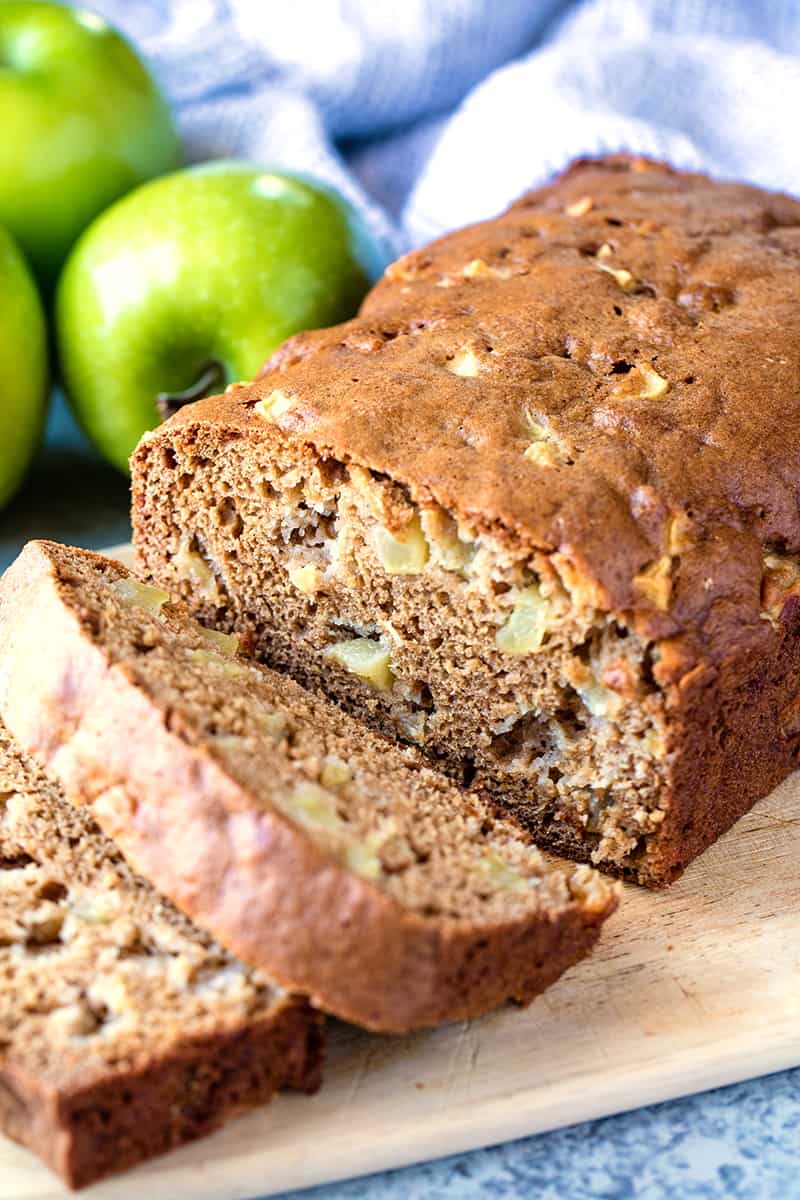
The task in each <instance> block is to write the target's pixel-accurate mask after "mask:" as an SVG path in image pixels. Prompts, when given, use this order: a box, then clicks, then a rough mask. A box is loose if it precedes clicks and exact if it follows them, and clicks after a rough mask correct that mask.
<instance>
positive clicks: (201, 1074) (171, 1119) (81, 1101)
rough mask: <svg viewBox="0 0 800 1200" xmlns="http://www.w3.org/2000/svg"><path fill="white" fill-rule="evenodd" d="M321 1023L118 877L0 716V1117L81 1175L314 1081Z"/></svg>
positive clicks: (176, 1141) (72, 1178) (122, 871)
mask: <svg viewBox="0 0 800 1200" xmlns="http://www.w3.org/2000/svg"><path fill="white" fill-rule="evenodd" d="M321 1021H322V1017H321V1016H320V1014H318V1013H315V1012H314V1011H313V1010H312V1009H311V1008H309V1006H308V1005H307V1004H306V1003H305V1002H304V1001H302V1000H299V999H296V998H293V997H290V996H289V995H287V994H286V993H283V992H282V991H281V990H280V989H278V988H275V987H273V986H271V985H270V984H269V983H268V981H267V980H266V979H265V978H264V977H263V976H261V975H260V974H259V972H257V971H249V970H247V969H246V968H245V967H244V966H243V965H242V964H241V963H239V962H237V961H236V960H235V959H234V958H232V957H231V955H229V954H227V953H226V952H225V951H224V950H222V949H221V948H220V947H219V946H218V945H216V944H215V943H214V942H213V941H212V940H211V938H210V937H208V936H207V935H206V934H204V933H201V932H200V931H199V930H198V929H196V928H195V927H194V926H193V925H192V924H191V923H190V922H189V921H188V920H187V918H186V917H184V916H183V915H182V914H181V913H179V912H177V911H176V909H175V908H173V906H172V905H171V904H170V903H169V901H167V900H164V899H162V898H161V897H160V896H159V895H158V893H157V892H155V891H154V890H153V888H152V887H150V885H149V884H147V883H145V882H144V881H143V880H142V879H140V878H138V877H137V876H136V875H134V874H133V872H132V871H131V870H130V868H129V867H128V866H127V865H126V863H125V862H124V861H123V859H122V858H121V856H120V854H119V852H118V851H117V850H116V848H115V846H114V844H113V843H112V842H111V841H110V840H109V839H108V838H107V837H106V836H105V835H104V834H103V833H101V832H100V830H99V829H98V828H97V826H96V825H95V824H94V822H93V821H92V819H91V816H90V814H89V813H88V812H87V811H86V810H82V809H79V808H76V807H74V806H73V805H71V804H69V803H68V802H67V801H66V800H65V798H64V795H63V793H62V792H61V791H60V789H59V787H58V785H57V784H56V783H55V782H54V781H53V780H51V779H49V778H48V777H46V776H45V775H44V774H43V773H42V772H41V771H40V770H39V768H38V767H36V766H35V765H34V764H33V763H32V762H31V760H30V759H28V758H26V757H25V755H24V754H23V753H22V752H21V751H20V749H19V748H18V746H16V745H15V743H14V742H13V740H12V739H11V737H10V736H9V734H8V732H7V731H6V729H5V728H4V727H2V726H1V725H0V1130H2V1131H3V1132H5V1133H6V1134H8V1135H9V1136H10V1137H12V1138H14V1139H16V1140H17V1141H19V1142H22V1143H24V1144H25V1145H26V1146H28V1147H30V1148H31V1149H32V1150H34V1151H35V1152H36V1153H37V1154H39V1155H40V1156H41V1157H42V1158H43V1159H44V1160H45V1162H47V1164H48V1165H49V1166H50V1167H52V1168H53V1169H54V1170H55V1171H58V1172H59V1173H60V1174H61V1175H62V1176H63V1178H64V1180H65V1181H66V1182H67V1183H68V1184H69V1185H70V1186H72V1187H82V1186H83V1185H85V1184H88V1183H91V1182H92V1181H93V1180H96V1179H99V1178H100V1177H101V1176H103V1175H107V1174H108V1173H110V1172H113V1171H119V1170H122V1169H123V1168H124V1167H129V1166H131V1165H133V1164H134V1163H136V1162H139V1161H140V1160H141V1159H144V1158H149V1157H150V1156H152V1155H154V1154H160V1153H161V1152H162V1151H165V1150H169V1149H171V1148H172V1147H174V1146H177V1145H180V1144H181V1143H183V1142H187V1141H189V1140H191V1139H193V1138H196V1137H199V1136H201V1135H202V1134H204V1133H208V1132H209V1131H210V1130H212V1129H214V1128H215V1127H216V1126H218V1125H220V1124H221V1123H222V1122H223V1121H224V1120H226V1119H227V1118H228V1117H230V1116H233V1115H235V1114H236V1113H237V1112H239V1111H241V1110H242V1109H244V1108H247V1107H249V1106H250V1105H253V1104H258V1103H262V1102H264V1101H267V1100H269V1099H270V1098H271V1096H272V1095H273V1093H274V1092H275V1090H276V1089H277V1088H279V1087H283V1086H287V1085H288V1086H290V1087H294V1088H300V1089H302V1090H304V1091H313V1090H314V1089H315V1088H316V1086H317V1085H318V1082H319V1071H320V1060H321V1049H322V1028H321Z"/></svg>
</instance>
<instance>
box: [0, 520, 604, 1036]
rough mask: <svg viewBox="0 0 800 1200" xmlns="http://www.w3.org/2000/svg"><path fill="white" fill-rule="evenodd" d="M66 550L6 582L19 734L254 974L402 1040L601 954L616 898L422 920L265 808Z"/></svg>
mask: <svg viewBox="0 0 800 1200" xmlns="http://www.w3.org/2000/svg"><path fill="white" fill-rule="evenodd" d="M61 549H62V548H60V547H56V546H54V545H52V544H51V543H42V542H39V543H30V544H29V545H28V546H27V547H26V549H25V551H23V554H22V555H21V556H20V558H19V559H18V560H17V562H16V563H15V564H14V565H13V566H12V567H11V568H10V569H9V571H8V572H7V573H6V575H5V577H4V579H3V581H2V585H0V657H1V659H2V664H3V668H2V673H1V675H2V677H0V707H2V711H3V716H4V719H5V721H6V723H7V724H8V726H9V728H10V729H11V731H12V732H13V733H14V735H15V737H16V738H17V739H18V740H19V741H20V743H21V744H22V745H23V746H24V747H25V748H26V749H27V750H28V751H29V752H31V753H33V754H35V755H36V756H37V757H38V758H40V759H41V760H43V761H44V762H45V763H46V764H47V765H48V766H49V767H50V768H51V769H52V770H53V772H54V773H55V774H56V775H57V776H58V777H59V779H60V780H61V781H62V784H63V785H64V787H65V789H66V790H67V792H68V794H70V795H74V796H75V797H77V798H81V799H82V800H84V801H86V802H89V803H90V804H91V805H92V811H93V813H94V815H95V817H96V819H97V821H98V823H99V824H100V825H101V827H102V828H103V829H104V830H105V831H106V832H107V833H108V834H109V835H110V836H111V837H113V838H114V839H115V840H116V841H117V843H118V844H119V846H120V848H121V849H122V850H123V852H124V853H125V855H126V857H127V858H128V859H129V860H130V862H131V863H132V864H133V866H134V867H135V868H136V869H137V870H138V871H140V872H141V874H143V875H144V876H145V877H146V878H148V879H149V880H151V881H152V882H153V883H154V884H155V885H156V886H157V887H158V888H159V890H161V891H162V892H163V893H164V894H165V895H168V896H169V897H170V899H172V900H173V901H174V902H175V903H176V904H177V905H178V907H179V908H181V909H183V910H184V911H185V912H186V913H188V915H190V916H191V917H192V918H193V919H194V920H196V921H197V923H198V924H199V925H200V926H201V927H203V928H207V929H208V930H210V931H211V932H212V933H213V934H214V936H215V937H216V938H218V940H219V941H220V942H221V943H222V944H223V945H225V946H226V947H228V948H229V949H231V950H232V951H234V952H235V953H236V954H237V955H238V956H239V957H240V958H242V959H243V960H244V961H245V962H249V963H251V964H252V965H254V966H260V967H261V968H263V969H264V970H266V971H268V973H269V974H270V975H271V976H272V977H273V978H276V979H278V980H279V981H280V982H282V983H284V984H286V985H287V986H289V987H291V988H292V989H293V990H295V991H299V992H303V993H307V994H309V995H310V996H311V998H312V1000H313V1001H314V1002H316V1003H318V1004H319V1005H320V1006H321V1007H324V1008H326V1009H327V1010H329V1011H331V1012H334V1013H336V1014H337V1015H339V1016H343V1017H345V1018H347V1019H350V1020H353V1021H355V1022H357V1023H358V1024H361V1025H364V1026H366V1027H368V1028H373V1029H377V1030H385V1031H390V1032H402V1031H405V1030H407V1029H411V1028H415V1027H420V1026H425V1025H433V1024H436V1023H438V1022H441V1021H444V1020H448V1019H454V1018H459V1017H471V1016H475V1015H477V1014H479V1013H481V1012H484V1011H486V1010H487V1009H490V1008H492V1007H494V1006H496V1005H497V1004H499V1003H501V1002H502V1001H504V1000H506V999H508V998H514V999H517V1000H519V1001H521V1002H525V1001H528V1000H530V999H531V998H532V997H533V996H534V995H535V994H537V993H538V992H539V991H541V990H542V989H543V988H544V987H546V986H547V985H548V984H549V983H551V982H552V981H553V980H554V979H556V978H557V977H558V976H559V975H560V974H561V973H562V972H563V971H564V970H565V969H566V968H567V967H568V966H569V965H570V964H572V963H573V962H575V961H577V960H578V959H579V958H581V957H583V955H584V954H586V953H587V952H588V950H589V949H590V948H591V946H592V945H593V944H594V942H595V940H596V938H597V936H598V934H599V931H600V926H601V925H602V922H603V921H604V920H605V918H606V917H607V916H608V915H610V913H611V912H612V911H613V909H614V908H615V907H616V898H615V896H614V895H613V894H612V893H611V892H608V893H607V894H606V896H605V900H604V902H603V903H602V904H594V905H592V904H591V903H589V904H583V903H581V902H579V901H578V900H572V901H567V902H566V903H564V904H563V905H562V906H560V907H557V908H555V909H554V910H552V911H550V910H547V909H544V910H535V911H530V910H529V911H527V912H526V913H524V914H523V915H522V916H518V917H515V918H514V919H509V920H508V921H505V922H503V921H497V922H496V923H495V924H494V926H493V927H490V926H489V925H488V924H477V923H472V922H470V921H466V920H461V921H457V920H448V919H434V918H424V917H421V916H420V915H417V914H416V913H414V912H413V911H409V910H406V909H405V908H403V907H402V906H401V905H400V904H399V903H397V901H395V900H394V899H393V898H392V897H391V896H390V895H388V894H387V893H385V892H383V891H381V890H380V889H379V888H378V887H376V886H375V885H373V884H372V883H371V882H370V881H369V880H366V879H363V878H360V877H358V876H356V875H354V874H353V873H351V872H349V871H347V870H346V869H344V868H342V867H341V866H340V865H339V864H338V863H337V862H335V861H334V860H332V859H331V857H330V856H329V855H327V854H325V853H324V852H323V851H322V850H321V849H320V848H319V847H318V846H317V845H316V844H315V843H314V842H313V841H312V840H311V839H310V838H309V837H307V836H306V835H305V834H304V832H303V831H302V830H301V829H300V828H299V826H297V825H296V824H295V823H294V822H292V821H290V820H288V819H286V818H285V817H284V816H283V815H282V814H281V813H279V812H278V811H277V810H276V809H273V808H262V809H259V808H258V807H257V806H256V805H255V804H254V801H253V797H252V796H251V795H250V794H248V792H247V791H246V789H244V788H243V787H242V786H240V784H238V783H237V782H236V781H235V779H234V778H233V777H232V776H231V774H229V773H228V772H226V771H225V770H224V768H223V766H222V764H221V762H220V761H219V760H218V759H217V758H215V757H214V755H213V754H212V753H210V751H209V749H208V747H207V746H206V745H204V744H203V742H202V741H199V740H197V739H191V740H190V739H189V738H188V737H186V736H185V734H184V731H183V729H182V728H181V723H180V722H179V721H174V720H173V719H172V714H171V713H170V711H169V709H168V708H165V707H164V706H163V705H161V704H160V703H159V702H158V700H157V699H155V698H154V697H153V696H152V695H150V694H148V692H147V691H146V690H145V689H144V688H143V687H142V686H141V684H140V682H137V680H136V677H135V675H134V673H133V671H132V669H131V667H130V665H129V664H127V663H125V662H120V663H117V664H114V663H113V662H111V661H110V660H109V657H108V656H107V654H106V653H105V652H104V648H103V644H102V638H100V637H98V638H92V637H91V635H90V634H89V633H88V628H87V626H86V625H85V624H83V623H82V621H81V616H82V614H81V610H80V606H79V605H78V604H76V603H75V602H74V601H73V600H71V599H70V597H69V596H68V595H67V593H66V590H65V588H64V586H63V579H64V578H65V577H66V575H68V571H65V568H64V566H63V557H62V555H61ZM72 553H74V554H78V555H80V556H81V557H82V558H83V559H85V560H86V561H90V562H93V563H96V564H97V567H98V570H100V571H108V572H110V573H112V574H113V575H120V574H123V571H122V568H120V567H119V566H118V565H117V564H113V563H111V562H110V561H109V560H104V559H101V558H100V557H99V556H93V555H89V554H88V553H86V554H83V553H82V552H72ZM285 687H286V688H287V690H289V691H291V689H292V688H295V687H296V685H294V684H292V683H291V681H288V680H287V681H285ZM341 719H344V718H341ZM363 736H364V737H368V736H369V735H368V734H367V733H366V732H364V734H363ZM396 753H397V752H396V751H395V750H394V748H393V747H391V746H390V745H389V744H387V745H386V747H385V755H386V756H387V757H389V756H391V755H394V754H396ZM178 839H179V840H178Z"/></svg>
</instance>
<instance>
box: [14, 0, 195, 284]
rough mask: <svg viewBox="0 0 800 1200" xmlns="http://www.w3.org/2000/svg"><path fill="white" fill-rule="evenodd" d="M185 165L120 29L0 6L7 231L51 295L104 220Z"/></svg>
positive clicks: (38, 8)
mask: <svg viewBox="0 0 800 1200" xmlns="http://www.w3.org/2000/svg"><path fill="white" fill-rule="evenodd" d="M179 163H180V147H179V143H178V137H177V134H176V132H175V127H174V125H173V123H172V118H171V116H170V112H169V109H168V107H167V104H166V102H165V100H164V98H163V96H162V95H161V93H160V91H159V90H158V87H157V86H156V84H155V82H154V80H153V78H152V76H151V75H150V73H149V72H148V70H147V68H146V67H145V66H144V64H143V63H142V61H141V60H140V59H139V57H138V56H137V54H136V53H135V51H134V50H133V49H132V48H131V47H130V46H129V45H128V43H127V42H126V41H125V40H124V38H122V37H121V36H120V34H119V33H117V31H116V30H114V29H112V28H111V26H110V25H108V24H107V23H106V22H105V21H104V20H103V19H102V18H101V17H98V16H96V15H95V14H94V13H91V12H88V11H87V10H85V9H81V8H74V9H73V8H67V7H65V6H63V5H61V4H49V3H43V2H39V0H2V2H0V224H2V225H5V226H6V228H7V229H8V230H10V232H11V233H12V234H13V235H14V237H15V238H16V240H17V242H18V243H19V245H20V246H21V247H22V249H23V250H24V252H25V254H26V255H27V257H28V259H29V261H30V262H31V263H32V264H33V267H34V270H35V272H36V274H37V276H38V277H39V280H40V281H41V283H42V284H43V286H44V287H45V288H49V287H51V286H52V285H53V284H54V282H55V278H56V275H57V273H58V270H59V268H60V267H61V264H62V263H63V261H64V258H65V257H66V255H67V252H68V251H69V249H70V247H71V246H72V244H73V243H74V242H75V240H76V239H77V237H78V235H79V234H80V233H81V232H82V231H83V230H84V229H85V228H86V226H87V225H88V224H89V222H90V221H92V220H93V218H94V217H95V216H97V214H98V213H99V212H102V210H103V209H104V208H107V207H108V205H109V204H111V203H112V202H113V201H114V200H116V199H117V198H118V197H119V196H121V195H123V194H124V193H125V192H127V191H130V189H131V188H133V187H136V186H137V185H138V184H140V183H143V182H144V181H145V180H147V179H152V178H153V177H154V176H155V175H160V174H163V173H164V172H165V171H172V170H174V169H175V167H177V166H178V165H179Z"/></svg>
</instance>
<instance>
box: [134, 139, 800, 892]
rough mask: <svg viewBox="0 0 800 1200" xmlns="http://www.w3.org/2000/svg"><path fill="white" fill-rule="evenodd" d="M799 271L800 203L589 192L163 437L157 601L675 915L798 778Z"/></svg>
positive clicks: (398, 268) (763, 196)
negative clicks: (663, 901)
mask: <svg viewBox="0 0 800 1200" xmlns="http://www.w3.org/2000/svg"><path fill="white" fill-rule="evenodd" d="M799 254H800V202H798V201H797V200H794V199H791V198H789V197H787V196H780V195H772V194H768V193H766V192H763V191H760V190H759V189H757V188H753V187H747V186H744V185H736V184H720V183H715V182H713V181H711V180H709V179H707V178H705V177H702V176H699V175H686V174H682V173H680V172H676V171H673V170H671V169H670V168H669V167H667V166H665V165H663V164H658V163H652V162H647V161H645V160H642V159H633V158H627V157H624V156H615V157H612V158H609V159H601V160H598V161H588V162H579V163H577V164H575V165H574V166H573V167H572V168H571V169H570V170H569V171H567V172H566V173H565V174H564V175H563V176H562V177H561V178H560V179H558V180H557V181H556V182H555V183H554V184H552V185H550V186H548V187H545V188H542V189H541V190H539V191H536V192H533V193H531V194H530V195H529V196H526V197H524V198H523V199H522V200H520V201H519V202H518V203H517V204H515V205H514V206H512V208H510V209H509V210H508V212H506V213H504V214H502V215H501V216H500V217H498V218H497V219H495V220H492V221H487V222H484V223H482V224H480V225H476V226H473V227H471V228H469V229H464V230H461V231H459V232H457V233H454V234H451V235H449V236H447V237H445V238H443V239H441V240H440V241H438V242H436V243H434V244H433V245H431V246H429V247H426V248H424V249H422V250H420V251H416V252H414V253H413V254H411V255H409V256H407V257H406V258H404V259H401V260H400V261H399V262H397V263H395V264H394V265H393V266H391V267H390V268H389V269H388V270H387V272H386V274H385V276H384V278H383V279H382V280H381V281H380V283H379V284H378V285H377V286H376V287H375V288H374V289H373V291H372V292H371V293H370V295H369V296H368V297H367V299H366V301H365V303H364V305H363V307H362V311H361V314H360V315H359V316H358V317H357V318H355V319H354V320H352V321H350V322H347V323H346V324H344V325H342V326H339V327H337V328H334V329H330V330H318V331H314V332H311V333H308V334H301V335H298V336H297V337H295V338H292V339H290V340H289V342H287V343H286V345H285V346H284V347H283V348H282V349H281V350H279V351H278V352H277V353H276V354H275V355H274V356H273V358H272V359H271V361H270V362H269V363H268V364H267V367H266V368H265V371H264V373H263V375H262V377H261V378H259V379H258V380H257V381H256V382H255V383H253V384H242V385H236V386H234V387H232V388H229V389H228V391H227V392H226V394H225V395H223V396H220V397H213V398H209V399H206V400H203V401H201V402H199V403H198V404H196V405H193V406H190V407H188V408H186V409H184V410H183V411H182V412H181V413H179V414H178V415H177V416H176V417H175V418H174V419H173V420H172V421H170V422H169V423H168V424H166V425H164V426H162V427H161V428H160V429H158V430H155V431H154V432H153V433H151V434H149V435H147V436H146V437H145V438H144V440H143V441H142V443H141V445H140V447H139V449H138V451H137V452H136V454H135V455H134V459H133V497H134V510H133V520H134V537H135V543H136V547H137V551H138V555H139V562H140V565H141V569H142V571H143V572H144V574H145V575H146V576H147V577H149V578H151V579H153V580H154V581H155V582H157V583H159V585H161V586H163V587H165V588H167V589H168V590H169V591H170V592H171V593H172V594H180V595H183V596H184V597H185V598H186V599H187V600H188V601H189V602H190V603H191V604H192V605H193V606H194V607H195V609H196V611H197V612H198V613H199V615H200V616H201V619H202V620H203V621H204V622H205V623H206V624H211V625H215V626H217V627H219V628H220V629H229V630H230V629H237V630H239V631H241V632H245V631H248V632H249V633H250V634H251V635H252V636H253V638H254V651H255V653H256V655H257V656H258V657H260V658H263V659H264V660H265V661H267V662H269V663H271V664H272V665H273V666H276V667H278V668H279V669H281V670H286V671H288V672H289V673H290V674H291V675H293V676H294V677H295V678H297V679H299V680H300V681H301V682H303V683H304V684H306V685H307V686H311V687H313V688H315V689H319V690H322V691H324V692H325V693H327V694H328V695H329V696H331V697H333V698H335V699H336V700H337V701H338V702H339V703H340V704H341V705H343V706H344V707H345V708H346V709H347V710H349V711H350V712H352V713H354V714H355V715H357V716H358V717H360V718H362V719H364V720H367V721H369V722H371V723H372V724H373V725H374V726H376V727H378V728H379V729H381V730H382V731H383V732H384V733H386V734H389V735H391V736H394V737H396V738H398V739H402V740H405V741H406V742H410V743H414V744H416V745H418V746H419V747H420V748H422V749H423V750H424V751H425V752H427V754H428V755H429V756H430V757H431V758H432V759H433V760H434V761H435V762H436V763H437V764H438V765H439V766H441V767H443V768H445V769H446V770H447V771H448V772H449V773H450V774H451V775H453V776H454V777H456V778H458V779H467V780H473V781H475V782H476V783H477V784H478V785H480V786H482V787H484V788H486V789H487V790H489V791H491V792H492V793H493V794H494V795H496V796H497V797H498V798H499V799H500V800H502V802H503V803H505V804H507V805H508V806H509V807H510V808H511V809H512V810H513V811H514V812H515V813H516V814H517V815H518V816H519V817H520V819H521V820H523V821H524V823H525V824H526V825H527V827H528V828H530V829H531V830H532V832H533V833H534V836H535V837H536V839H537V841H539V842H540V843H541V844H542V845H549V846H551V847H553V848H555V849H557V850H559V851H561V852H564V853H566V854H567V855H568V856H570V857H573V856H574V857H575V858H579V859H584V860H585V859H589V860H591V861H593V862H595V863H596V864H598V865H601V866H603V867H604V868H606V869H608V870H611V871H614V872H617V873H622V874H625V875H627V876H629V877H632V878H634V879H636V880H638V881H640V882H642V883H645V884H650V885H656V886H660V885H663V884H666V883H669V882H670V881H671V880H672V879H674V878H675V877H676V876H677V875H678V874H679V873H680V872H681V870H682V869H683V868H684V867H685V865H686V864H687V863H688V862H689V861H690V860H691V858H692V857H694V856H695V855H696V854H698V853H699V852H700V851H701V850H702V849H703V848H704V847H705V846H707V845H708V844H709V843H710V842H711V841H713V840H714V838H716V837H717V836H719V835H720V834H721V833H722V832H724V831H725V830H726V829H727V828H729V827H730V825H732V824H733V822H734V821H735V820H736V819H737V818H738V817H739V816H741V814H742V813H743V812H745V811H746V810H747V808H748V807H749V806H750V805H751V804H752V803H753V801H754V800H756V799H757V798H758V797H759V796H763V795H766V793H767V792H769V791H770V790H771V789H772V788H773V787H774V786H775V785H776V784H777V783H778V782H779V780H780V779H781V778H783V777H784V776H785V775H786V774H787V773H788V772H789V771H790V770H792V769H793V768H794V766H795V763H796V754H797V749H798V739H800V722H799V721H798V719H797V707H798V695H799V694H800V693H799V689H798V683H797V680H798V678H800V675H799V674H798V670H799V669H800V638H799V637H798V628H799V627H800V517H799V516H798V512H799V511H800V510H798V505H797V495H796V491H797V488H796V475H797V470H796V451H795V447H796V445H797V441H798V438H800V401H799V400H798V397H800V350H798V347H800V316H799V315H798V314H800V270H798V262H799V261H800V259H799V258H798V255H799Z"/></svg>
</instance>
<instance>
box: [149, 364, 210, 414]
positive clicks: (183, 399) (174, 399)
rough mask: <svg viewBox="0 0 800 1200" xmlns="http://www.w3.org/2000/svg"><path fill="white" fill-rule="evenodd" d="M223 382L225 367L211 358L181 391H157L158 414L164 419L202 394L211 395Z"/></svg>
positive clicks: (199, 398) (200, 397)
mask: <svg viewBox="0 0 800 1200" xmlns="http://www.w3.org/2000/svg"><path fill="white" fill-rule="evenodd" d="M224 382H225V368H224V367H223V365H222V363H221V362H218V361H217V360H216V359H215V358H212V359H211V360H210V361H209V362H207V363H205V364H204V365H203V367H202V368H201V370H200V374H199V375H198V377H197V379H196V380H195V382H194V383H193V384H191V385H190V387H187V388H184V390H183V391H182V392H159V393H158V395H157V396H156V408H157V409H158V415H159V416H160V417H161V420H162V421H166V420H168V419H169V418H170V417H173V416H174V415H175V413H176V412H177V411H178V410H179V409H181V408H183V407H184V406H185V405H186V404H193V403H194V401H195V400H202V398H203V396H211V395H212V394H213V393H214V392H218V391H219V390H220V388H221V387H222V384H223V383H224Z"/></svg>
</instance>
